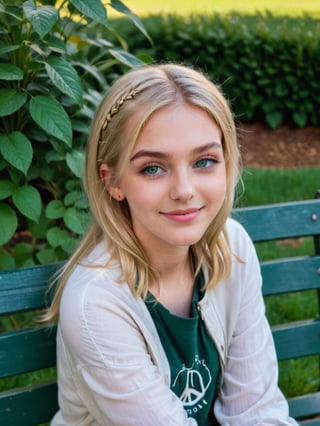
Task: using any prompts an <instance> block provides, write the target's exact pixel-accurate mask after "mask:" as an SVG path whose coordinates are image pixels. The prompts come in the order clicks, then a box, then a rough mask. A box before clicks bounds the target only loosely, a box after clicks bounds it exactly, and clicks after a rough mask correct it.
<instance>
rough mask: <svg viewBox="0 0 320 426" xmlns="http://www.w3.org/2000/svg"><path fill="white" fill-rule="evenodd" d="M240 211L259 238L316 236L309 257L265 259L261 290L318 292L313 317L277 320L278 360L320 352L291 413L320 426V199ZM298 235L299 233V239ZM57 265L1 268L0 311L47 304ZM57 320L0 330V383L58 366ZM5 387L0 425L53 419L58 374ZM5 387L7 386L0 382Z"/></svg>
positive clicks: (236, 214) (291, 402) (238, 214)
mask: <svg viewBox="0 0 320 426" xmlns="http://www.w3.org/2000/svg"><path fill="white" fill-rule="evenodd" d="M233 215H234V217H235V218H236V219H237V220H239V221H240V222H241V223H242V224H243V225H244V226H245V227H246V229H247V230H248V232H249V234H250V235H251V237H252V239H253V240H254V241H255V242H256V243H259V242H262V241H272V240H283V239H285V240H286V241H287V240H288V239H296V238H307V237H311V238H312V239H313V240H314V252H313V254H312V255H310V256H309V255H308V256H303V257H302V256H297V257H290V258H287V259H279V258H278V259H276V260H274V261H265V262H261V267H262V274H263V278H264V284H263V291H264V295H265V296H266V297H267V296H269V295H280V294H285V293H292V292H303V291H310V290H311V291H313V292H314V297H315V298H317V307H318V312H317V314H316V315H315V317H314V318H309V319H305V320H301V321H298V322H294V323H289V324H281V325H277V326H273V333H274V340H275V344H276V349H277V354H278V358H279V361H281V360H288V359H295V358H299V357H308V356H317V357H318V358H317V359H318V364H319V369H318V377H315V378H314V380H315V381H316V383H317V390H315V391H314V392H313V393H309V394H307V395H301V396H297V397H294V398H292V399H289V406H290V414H291V415H292V416H293V417H295V418H296V419H297V420H298V421H299V423H301V424H303V425H309V426H316V425H317V426H320V320H319V295H320V200H312V201H302V202H293V203H285V204H276V205H271V206H262V207H250V208H244V209H236V210H235V211H234V213H233ZM293 241H295V240H293ZM58 266H59V265H56V264H54V265H44V266H35V267H31V268H23V269H17V270H13V271H3V272H0V315H4V316H8V315H13V314H16V313H18V312H25V311H29V310H31V311H33V310H36V309H39V308H41V307H43V306H44V303H45V302H44V300H45V297H44V295H45V291H46V288H47V283H48V281H49V280H50V277H51V276H52V274H53V273H54V272H55V271H56V270H57V267H58ZM55 361H56V360H55V327H54V326H53V327H49V328H48V327H44V326H39V325H34V326H32V327H31V326H30V327H28V328H25V329H21V330H20V329H19V330H15V331H10V332H9V331H6V332H3V331H1V334H0V383H1V380H2V379H3V378H5V377H13V376H16V375H19V374H22V373H27V372H34V371H38V370H41V369H44V368H47V367H51V366H54V365H55ZM8 387H9V389H7V390H4V391H2V392H0V425H4V426H18V425H19V426H26V425H27V426H31V425H38V424H42V423H45V422H48V421H49V420H50V419H51V418H52V416H53V414H54V413H55V411H56V410H57V408H58V404H57V387H56V383H55V381H54V380H52V381H45V382H41V383H37V384H30V385H24V386H21V387H17V384H16V383H14V385H12V386H10V385H9V386H8ZM0 389H1V386H0Z"/></svg>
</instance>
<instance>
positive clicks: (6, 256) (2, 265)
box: [0, 250, 17, 271]
mask: <svg viewBox="0 0 320 426" xmlns="http://www.w3.org/2000/svg"><path fill="white" fill-rule="evenodd" d="M16 266H17V264H16V262H15V260H14V257H13V256H12V255H11V254H10V253H8V252H7V251H4V250H1V251H0V270H1V271H3V270H5V269H14V268H16Z"/></svg>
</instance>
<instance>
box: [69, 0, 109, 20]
mask: <svg viewBox="0 0 320 426" xmlns="http://www.w3.org/2000/svg"><path fill="white" fill-rule="evenodd" d="M69 1H70V3H71V4H73V6H74V7H75V8H76V9H78V10H79V12H81V13H82V14H83V15H84V16H86V17H88V18H91V19H93V20H94V21H97V22H100V23H101V24H103V25H107V22H108V21H107V12H106V8H105V7H104V5H103V3H102V2H101V1H100V0H69Z"/></svg>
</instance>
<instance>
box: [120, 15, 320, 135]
mask: <svg viewBox="0 0 320 426" xmlns="http://www.w3.org/2000/svg"><path fill="white" fill-rule="evenodd" d="M142 21H143V24H144V26H145V28H146V30H147V32H148V33H149V35H150V36H151V38H152V40H153V45H150V43H149V42H148V40H146V38H145V37H144V36H143V35H142V34H139V33H138V32H136V31H133V29H132V27H131V26H128V23H126V24H125V25H124V23H123V21H121V20H117V21H116V22H115V23H114V25H115V27H116V28H118V29H119V30H120V31H121V32H122V34H125V39H126V40H129V41H130V42H129V48H130V51H132V52H134V53H135V54H136V55H138V56H139V55H149V56H150V57H151V58H152V60H154V61H164V60H165V61H178V62H183V63H185V64H189V65H192V66H195V67H197V68H200V69H202V70H204V71H205V72H207V73H208V74H209V76H210V77H211V78H212V79H213V80H214V81H215V82H217V83H218V84H219V85H221V87H222V90H223V91H224V93H225V94H226V96H227V97H228V98H229V100H230V102H231V104H232V107H233V110H234V111H235V114H236V115H237V117H238V118H239V119H240V120H241V121H265V122H266V123H267V124H268V125H269V126H271V127H272V128H275V127H278V126H279V125H281V124H288V125H294V126H299V127H304V126H306V125H312V126H319V125H320V112H319V111H320V78H319V77H320V23H319V21H317V20H316V19H315V18H312V17H310V16H307V15H305V16H303V17H285V16H282V17H275V16H273V15H271V14H270V13H267V14H258V15H251V16H245V15H239V14H235V13H233V14H228V15H218V14H215V15H212V16H190V17H188V18H184V17H180V16H176V15H168V16H158V15H155V16H151V17H147V18H144V19H142Z"/></svg>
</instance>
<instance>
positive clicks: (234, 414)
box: [51, 219, 297, 426]
mask: <svg viewBox="0 0 320 426" xmlns="http://www.w3.org/2000/svg"><path fill="white" fill-rule="evenodd" d="M228 233H229V237H230V242H231V246H232V251H233V253H234V254H236V255H237V256H238V257H239V258H240V259H241V260H243V261H244V263H241V262H238V261H236V260H234V263H233V268H232V273H231V276H230V279H228V280H227V281H226V282H221V283H220V284H219V285H218V286H217V288H216V289H214V290H211V291H207V292H206V295H205V297H204V298H203V299H202V300H201V302H200V307H201V315H202V318H203V320H204V321H205V323H206V326H207V329H208V333H209V334H210V335H211V336H212V339H213V340H214V342H215V344H216V347H217V350H218V352H219V356H220V362H221V367H222V377H221V387H220V389H219V396H218V398H217V400H216V403H215V406H214V411H215V415H216V418H217V420H218V422H219V423H220V424H221V425H225V426H242V425H243V426H250V425H256V426H258V425H259V426H271V425H272V426H276V425H279V426H285V425H287V426H288V425H297V423H296V422H295V420H293V419H292V418H290V417H288V406H287V402H286V401H285V399H284V397H283V395H282V393H281V392H280V390H279V388H278V386H277V380H278V366H277V359H276V354H275V350H274V345H273V340H272V335H271V331H270V328H269V325H268V323H267V321H266V319H265V309H264V303H263V298H262V295H261V275H260V267H259V262H258V259H257V256H256V252H255V249H254V246H253V244H252V242H251V240H250V239H249V237H248V235H247V234H246V232H245V231H244V229H243V228H242V226H241V225H239V224H238V223H237V222H235V221H234V220H232V219H230V220H229V221H228ZM106 258H107V253H106V252H105V249H104V245H103V244H99V245H98V246H97V247H96V249H95V250H94V251H93V252H92V254H91V255H90V256H89V258H88V260H87V263H89V264H92V265H96V264H102V263H103V262H104V261H105V260H106ZM83 263H85V262H83ZM119 276H120V271H119V269H118V268H117V267H114V268H108V269H105V268H95V267H89V266H80V265H79V266H77V267H76V268H75V270H74V272H73V274H72V275H71V277H70V279H69V281H68V283H67V285H66V287H65V290H64V292H63V296H62V300H61V307H60V320H59V326H58V334H57V364H58V385H59V405H60V410H59V411H58V413H57V414H56V415H55V417H54V419H53V420H52V423H51V424H52V426H62V425H64V426H71V425H77V426H89V425H90V426H98V425H100V426H102V425H106V426H107V425H108V426H109V425H110V426H111V425H112V426H113V425H122V426H131V425H132V426H133V425H134V426H138V425H143V426H189V425H190V426H191V425H196V424H197V423H196V421H195V420H194V419H192V418H188V417H187V415H186V412H185V410H184V408H183V405H182V403H181V401H180V400H179V398H178V397H177V396H176V395H175V394H174V393H173V392H172V391H171V390H170V367H169V365H168V361H167V358H166V355H165V353H164V350H163V348H162V345H161V342H160V340H159V337H158V334H157V331H156V328H155V325H154V323H153V321H152V319H151V316H150V314H149V312H148V309H147V308H146V306H145V304H144V302H143V300H142V299H140V298H134V297H133V296H132V293H131V290H130V289H129V286H128V285H127V284H119V283H118V282H117V279H118V278H119ZM199 426H201V425H199Z"/></svg>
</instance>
